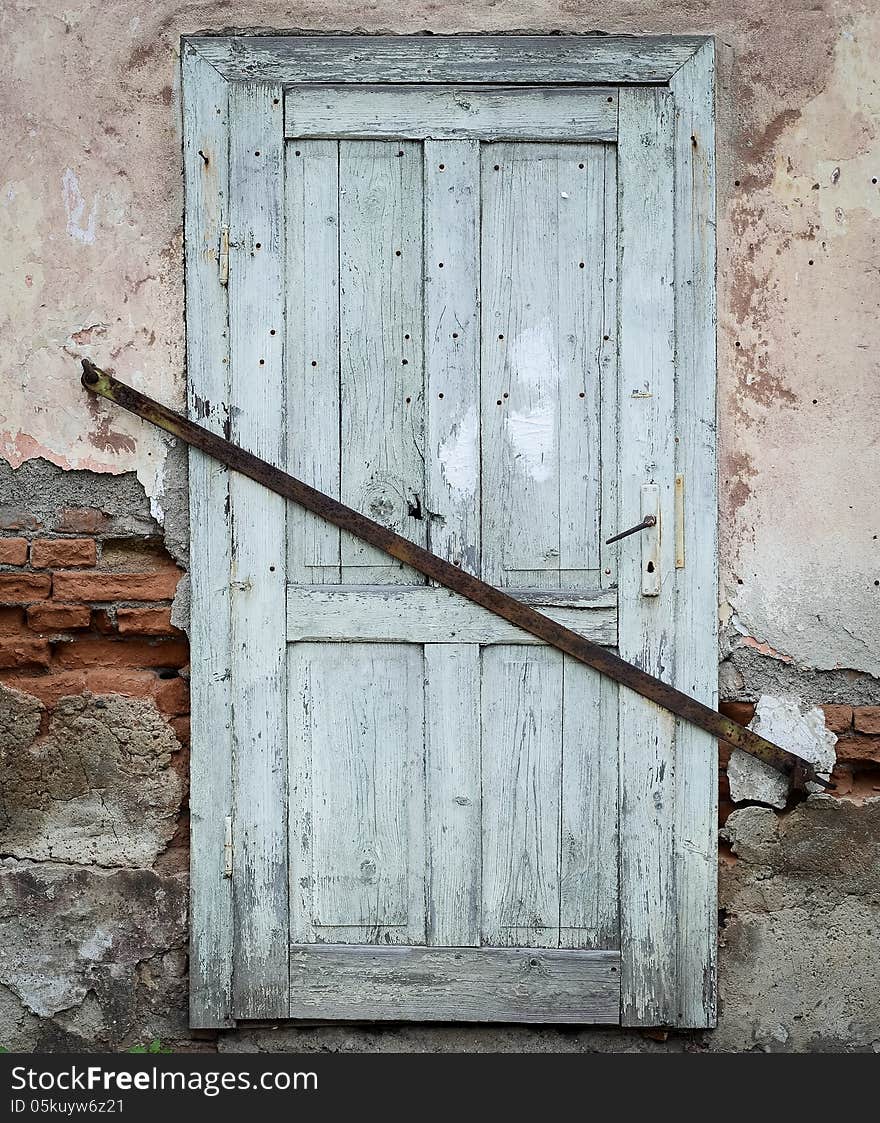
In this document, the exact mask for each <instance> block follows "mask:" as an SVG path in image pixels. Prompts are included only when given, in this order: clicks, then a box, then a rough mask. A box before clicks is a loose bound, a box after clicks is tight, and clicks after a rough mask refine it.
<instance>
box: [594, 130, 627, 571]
mask: <svg viewBox="0 0 880 1123" xmlns="http://www.w3.org/2000/svg"><path fill="white" fill-rule="evenodd" d="M604 153H605V161H604V165H605V167H604V180H605V189H604V199H605V208H604V211H603V241H604V244H605V255H604V262H603V265H604V267H603V271H602V293H601V296H600V295H597V298H596V299H597V304H598V303H599V301H600V300H601V304H602V331H601V338H600V342H599V352H598V356H597V366H598V370H599V383H600V386H601V388H602V390H601V420H600V425H601V442H602V452H601V459H602V467H601V484H600V487H601V499H600V508H601V509H600V515H599V583H600V585H601V587H602V588H603V589H610V588H614V587H615V586H616V585H617V557H618V552H619V551H618V548H617V547H616V546H614V545H611V546H606V545H605V539H606V538H610V537H611V536H612V535H613V534H616V533H617V531H618V530H620V529H622V528H621V526H620V524H619V522H618V518H619V512H618V507H617V481H618V471H619V469H618V457H617V427H618V417H617V415H618V404H619V393H618V386H617V378H618V375H617V347H618V332H617V266H618V248H617V193H618V191H617V146H616V145H611V144H606V145H605V146H604Z"/></svg>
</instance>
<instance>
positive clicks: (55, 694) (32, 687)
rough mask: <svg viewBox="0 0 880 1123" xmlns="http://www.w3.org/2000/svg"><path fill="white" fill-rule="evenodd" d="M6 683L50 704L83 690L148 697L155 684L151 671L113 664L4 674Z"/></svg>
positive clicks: (47, 704) (93, 692) (52, 704)
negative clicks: (48, 671) (47, 671)
mask: <svg viewBox="0 0 880 1123" xmlns="http://www.w3.org/2000/svg"><path fill="white" fill-rule="evenodd" d="M2 681H3V682H4V683H5V684H6V686H11V687H13V689H15V690H22V691H24V693H25V694H32V695H33V696H34V697H35V698H39V700H40V701H41V702H42V703H43V705H44V706H54V705H56V703H57V702H58V701H59V700H60V699H61V698H68V697H70V696H71V695H76V694H85V693H86V692H88V693H90V694H125V695H128V696H129V697H133V698H150V697H152V694H153V691H154V689H155V687H156V681H157V679H156V675H155V674H154V672H153V671H135V670H126V669H120V668H117V667H114V668H112V669H110V670H104V669H90V670H78V671H60V672H51V673H49V674H41V675H26V674H16V675H10V674H4V675H3V676H2Z"/></svg>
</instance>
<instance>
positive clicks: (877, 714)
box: [853, 706, 880, 733]
mask: <svg viewBox="0 0 880 1123" xmlns="http://www.w3.org/2000/svg"><path fill="white" fill-rule="evenodd" d="M853 721H854V724H855V727H856V729H857V730H858V732H859V733H880V706H855V707H854V709H853Z"/></svg>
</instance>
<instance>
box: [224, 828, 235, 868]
mask: <svg viewBox="0 0 880 1123" xmlns="http://www.w3.org/2000/svg"><path fill="white" fill-rule="evenodd" d="M232 858H233V853H232V816H231V815H227V816H226V818H225V819H224V820H223V876H224V877H232Z"/></svg>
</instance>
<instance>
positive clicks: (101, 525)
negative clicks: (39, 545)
mask: <svg viewBox="0 0 880 1123" xmlns="http://www.w3.org/2000/svg"><path fill="white" fill-rule="evenodd" d="M109 522H110V520H109V518H108V517H107V516H106V515H105V514H104V512H103V511H100V510H98V508H97V507H63V508H62V509H61V510H60V511H59V512H58V521H57V522H56V523H55V529H56V530H60V531H62V532H65V531H66V532H67V533H68V534H99V533H100V532H101V531H102V530H104V529H105V528H106V526H107V524H108V523H109Z"/></svg>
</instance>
